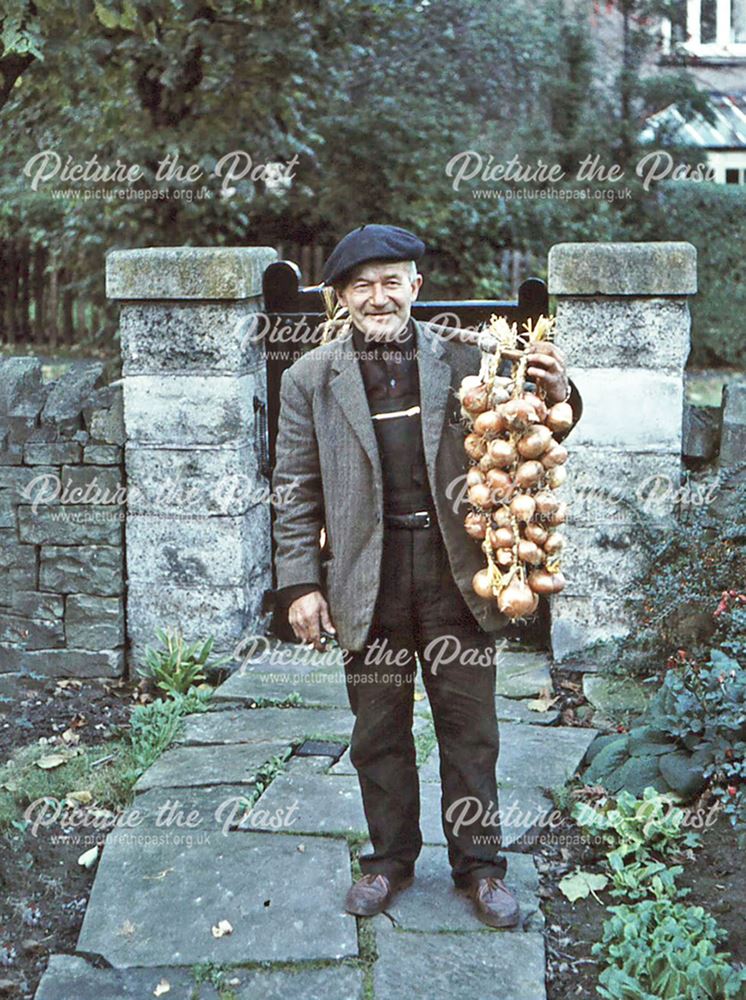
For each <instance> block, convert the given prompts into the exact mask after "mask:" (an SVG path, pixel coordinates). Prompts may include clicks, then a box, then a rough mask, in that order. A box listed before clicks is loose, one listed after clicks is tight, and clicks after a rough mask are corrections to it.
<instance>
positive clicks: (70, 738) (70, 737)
mask: <svg viewBox="0 0 746 1000" xmlns="http://www.w3.org/2000/svg"><path fill="white" fill-rule="evenodd" d="M61 735H62V739H63V740H64V741H65V743H79V742H80V734H79V733H76V732H75V730H74V729H66V730H65V731H64V733H62V734H61Z"/></svg>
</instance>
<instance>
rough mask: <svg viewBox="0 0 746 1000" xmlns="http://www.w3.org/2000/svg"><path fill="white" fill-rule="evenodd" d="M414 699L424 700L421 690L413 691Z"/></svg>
mask: <svg viewBox="0 0 746 1000" xmlns="http://www.w3.org/2000/svg"><path fill="white" fill-rule="evenodd" d="M414 700H415V701H424V700H425V695H424V694H423V693H422V691H415V693H414Z"/></svg>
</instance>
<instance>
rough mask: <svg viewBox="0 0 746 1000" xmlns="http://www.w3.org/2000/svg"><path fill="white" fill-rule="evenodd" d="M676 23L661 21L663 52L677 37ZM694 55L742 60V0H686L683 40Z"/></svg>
mask: <svg viewBox="0 0 746 1000" xmlns="http://www.w3.org/2000/svg"><path fill="white" fill-rule="evenodd" d="M676 27H677V25H676V22H673V23H672V22H671V21H665V22H664V24H663V26H662V29H661V33H662V38H663V50H664V52H667V51H670V43H671V40H675V39H676V37H677V36H678V31H677V30H676ZM682 47H683V48H684V49H685V50H686V51H687V52H691V53H692V55H696V56H715V57H734V56H735V57H737V58H741V57H744V58H746V0H686V41H685V42H683V45H682Z"/></svg>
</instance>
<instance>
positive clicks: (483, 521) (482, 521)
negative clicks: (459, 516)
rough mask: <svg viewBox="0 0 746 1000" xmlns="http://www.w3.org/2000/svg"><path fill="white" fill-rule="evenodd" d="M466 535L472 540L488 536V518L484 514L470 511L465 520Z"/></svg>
mask: <svg viewBox="0 0 746 1000" xmlns="http://www.w3.org/2000/svg"><path fill="white" fill-rule="evenodd" d="M464 527H465V528H466V534H467V535H468V536H469V537H470V538H477V539H481V538H484V536H485V535H486V534H487V518H486V517H485V516H484V514H477V513H475V512H474V511H470V512H469V513H468V514H467V515H466V517H465V518H464Z"/></svg>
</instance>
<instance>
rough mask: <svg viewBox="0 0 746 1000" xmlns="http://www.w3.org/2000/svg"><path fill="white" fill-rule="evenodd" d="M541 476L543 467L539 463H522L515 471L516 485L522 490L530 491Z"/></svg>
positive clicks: (532, 461)
mask: <svg viewBox="0 0 746 1000" xmlns="http://www.w3.org/2000/svg"><path fill="white" fill-rule="evenodd" d="M543 475H544V466H543V465H542V464H541V462H536V461H534V460H531V461H528V462H522V463H521V464H520V465H519V466H518V468H517V469H516V470H515V481H516V485H517V486H520V487H521V488H522V489H530V488H531V487H532V486H536V484H537V483H538V482H539V480H540V479H541V477H542V476H543Z"/></svg>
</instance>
